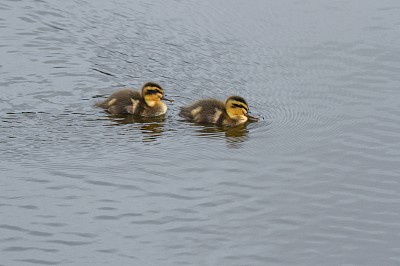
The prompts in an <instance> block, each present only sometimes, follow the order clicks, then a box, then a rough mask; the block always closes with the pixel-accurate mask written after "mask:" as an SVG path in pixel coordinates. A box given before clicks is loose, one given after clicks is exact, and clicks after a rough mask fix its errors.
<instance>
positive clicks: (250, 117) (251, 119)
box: [246, 114, 258, 122]
mask: <svg viewBox="0 0 400 266" xmlns="http://www.w3.org/2000/svg"><path fill="white" fill-rule="evenodd" d="M246 116H247V118H248V119H249V121H254V122H255V121H258V117H255V116H251V115H249V114H246Z"/></svg>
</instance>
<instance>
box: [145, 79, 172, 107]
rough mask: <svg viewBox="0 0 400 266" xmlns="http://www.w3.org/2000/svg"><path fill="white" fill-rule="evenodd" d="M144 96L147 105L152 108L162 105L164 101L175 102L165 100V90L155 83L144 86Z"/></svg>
mask: <svg viewBox="0 0 400 266" xmlns="http://www.w3.org/2000/svg"><path fill="white" fill-rule="evenodd" d="M142 96H143V98H144V101H145V102H146V104H147V105H148V106H150V107H153V106H155V105H157V104H160V102H161V101H162V100H166V101H170V102H173V100H169V99H167V98H165V92H164V89H163V88H162V87H161V86H160V85H158V84H157V83H154V82H148V83H146V84H144V85H143V88H142Z"/></svg>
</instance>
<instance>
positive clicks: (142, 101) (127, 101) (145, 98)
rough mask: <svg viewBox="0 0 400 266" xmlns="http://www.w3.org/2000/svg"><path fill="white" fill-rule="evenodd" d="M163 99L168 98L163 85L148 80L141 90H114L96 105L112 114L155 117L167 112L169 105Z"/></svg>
mask: <svg viewBox="0 0 400 266" xmlns="http://www.w3.org/2000/svg"><path fill="white" fill-rule="evenodd" d="M162 100H167V99H166V98H165V97H164V90H163V89H162V88H161V86H160V85H158V84H156V83H153V82H148V83H146V84H145V85H144V86H143V88H142V91H141V92H139V91H136V90H132V89H122V90H119V91H116V92H114V93H113V94H111V95H110V96H109V97H108V98H107V99H105V100H104V101H102V102H100V103H98V104H96V106H97V107H101V108H103V109H105V110H106V111H107V112H109V113H110V114H132V115H135V116H142V117H155V116H160V115H163V114H165V113H166V112H167V109H168V108H167V105H166V104H165V103H164V102H163V101H162ZM168 101H170V100H168Z"/></svg>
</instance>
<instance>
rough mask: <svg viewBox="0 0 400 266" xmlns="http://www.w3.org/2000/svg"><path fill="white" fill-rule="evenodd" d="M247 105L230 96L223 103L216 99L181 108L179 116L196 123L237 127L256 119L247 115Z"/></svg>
mask: <svg viewBox="0 0 400 266" xmlns="http://www.w3.org/2000/svg"><path fill="white" fill-rule="evenodd" d="M248 111H249V105H248V104H247V102H246V100H245V99H243V98H242V97H240V96H230V97H229V98H228V99H227V100H226V101H225V103H224V102H222V101H219V100H216V99H203V100H200V101H197V102H195V103H194V104H192V105H189V106H186V107H181V111H180V113H179V115H180V116H181V117H183V118H185V119H187V120H189V121H193V122H196V123H208V124H216V125H219V126H228V127H233V126H238V125H242V124H244V123H246V122H247V121H249V120H253V121H258V118H256V117H253V116H251V115H249V114H248Z"/></svg>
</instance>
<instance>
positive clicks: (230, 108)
mask: <svg viewBox="0 0 400 266" xmlns="http://www.w3.org/2000/svg"><path fill="white" fill-rule="evenodd" d="M225 108H226V113H227V114H228V116H229V117H230V118H232V119H234V120H236V121H238V123H239V124H242V123H245V122H247V121H248V120H252V121H257V120H258V118H257V117H254V116H251V115H249V113H248V112H249V105H248V104H247V102H246V100H245V99H243V98H242V97H240V96H231V97H229V98H228V99H227V100H226V102H225Z"/></svg>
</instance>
